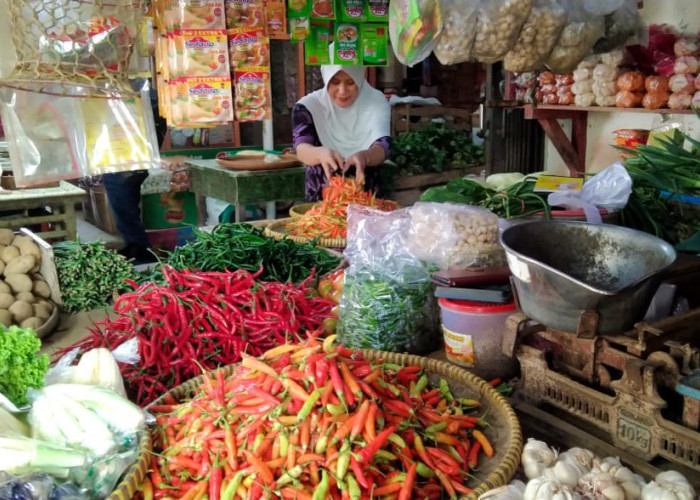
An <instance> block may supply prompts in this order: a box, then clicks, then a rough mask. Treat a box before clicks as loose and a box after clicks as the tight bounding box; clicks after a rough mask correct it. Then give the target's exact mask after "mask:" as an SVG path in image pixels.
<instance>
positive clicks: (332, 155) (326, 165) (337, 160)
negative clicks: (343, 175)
mask: <svg viewBox="0 0 700 500" xmlns="http://www.w3.org/2000/svg"><path fill="white" fill-rule="evenodd" d="M317 153H318V164H319V165H321V167H323V172H324V173H325V174H326V179H327V180H329V181H330V180H331V176H332V175H333V174H334V173H335V172H337V171H339V170H340V169H341V168H343V163H344V161H345V160H344V159H343V157H342V156H341V155H340V153H338V152H337V151H333V150H332V149H330V148H324V147H321V148H318V151H317Z"/></svg>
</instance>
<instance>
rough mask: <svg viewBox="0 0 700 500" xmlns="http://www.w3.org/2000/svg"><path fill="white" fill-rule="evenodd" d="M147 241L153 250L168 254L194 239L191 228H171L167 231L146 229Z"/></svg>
mask: <svg viewBox="0 0 700 500" xmlns="http://www.w3.org/2000/svg"><path fill="white" fill-rule="evenodd" d="M146 234H147V235H148V241H150V243H151V247H153V249H154V250H167V251H169V252H171V251H173V250H175V247H179V246H182V245H184V244H185V243H187V242H188V241H190V240H191V239H194V237H195V235H194V230H193V228H192V227H190V226H188V227H173V228H169V229H148V230H146Z"/></svg>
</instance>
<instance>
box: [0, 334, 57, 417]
mask: <svg viewBox="0 0 700 500" xmlns="http://www.w3.org/2000/svg"><path fill="white" fill-rule="evenodd" d="M39 349H41V341H40V340H39V338H38V337H37V336H36V333H34V331H33V330H30V329H25V328H20V327H18V326H11V327H10V328H8V329H5V328H4V327H2V326H0V393H2V394H3V395H4V396H5V397H7V399H9V400H10V401H12V403H13V404H15V405H16V406H21V405H24V404H26V403H28V402H29V401H28V399H27V389H28V388H30V387H33V388H35V389H38V388H41V387H43V386H44V375H46V372H47V371H48V369H49V357H48V356H47V355H46V354H42V355H39Z"/></svg>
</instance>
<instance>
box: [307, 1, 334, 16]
mask: <svg viewBox="0 0 700 500" xmlns="http://www.w3.org/2000/svg"><path fill="white" fill-rule="evenodd" d="M311 19H318V20H321V21H330V20H333V19H335V7H334V4H333V0H311Z"/></svg>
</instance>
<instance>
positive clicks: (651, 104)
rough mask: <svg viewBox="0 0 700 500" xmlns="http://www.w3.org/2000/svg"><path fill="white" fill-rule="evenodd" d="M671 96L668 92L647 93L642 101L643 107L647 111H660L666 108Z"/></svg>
mask: <svg viewBox="0 0 700 500" xmlns="http://www.w3.org/2000/svg"><path fill="white" fill-rule="evenodd" d="M670 97H671V94H669V93H668V92H647V94H646V95H645V96H644V99H642V106H644V107H645V108H646V109H660V108H664V107H666V105H667V104H668V100H669V98H670Z"/></svg>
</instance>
